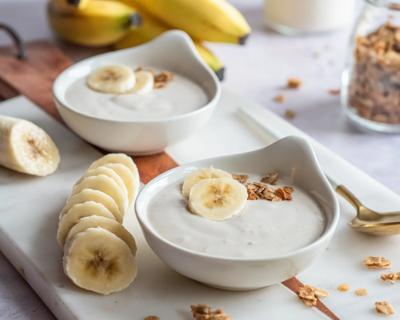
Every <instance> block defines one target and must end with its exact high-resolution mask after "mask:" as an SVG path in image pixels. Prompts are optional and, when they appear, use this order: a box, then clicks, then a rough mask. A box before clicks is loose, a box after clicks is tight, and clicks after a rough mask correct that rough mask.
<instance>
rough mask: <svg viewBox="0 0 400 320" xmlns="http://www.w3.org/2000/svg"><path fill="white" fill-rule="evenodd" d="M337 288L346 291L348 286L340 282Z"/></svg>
mask: <svg viewBox="0 0 400 320" xmlns="http://www.w3.org/2000/svg"><path fill="white" fill-rule="evenodd" d="M337 289H338V291H341V292H346V291H349V289H350V287H349V285H348V284H347V283H341V284H339V286H338V287H337Z"/></svg>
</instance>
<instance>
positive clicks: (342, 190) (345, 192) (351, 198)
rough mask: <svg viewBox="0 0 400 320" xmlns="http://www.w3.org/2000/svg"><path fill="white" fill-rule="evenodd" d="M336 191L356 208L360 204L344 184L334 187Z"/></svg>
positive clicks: (358, 207)
mask: <svg viewBox="0 0 400 320" xmlns="http://www.w3.org/2000/svg"><path fill="white" fill-rule="evenodd" d="M336 192H337V193H338V194H340V195H341V196H342V197H343V198H345V199H346V200H347V202H349V203H350V204H351V205H352V206H353V207H354V208H356V209H357V210H358V209H360V207H361V206H362V204H361V202H360V201H358V199H357V198H356V196H355V195H354V194H352V193H351V192H350V190H349V189H347V188H346V187H345V186H344V185H342V184H341V185H338V186H337V187H336Z"/></svg>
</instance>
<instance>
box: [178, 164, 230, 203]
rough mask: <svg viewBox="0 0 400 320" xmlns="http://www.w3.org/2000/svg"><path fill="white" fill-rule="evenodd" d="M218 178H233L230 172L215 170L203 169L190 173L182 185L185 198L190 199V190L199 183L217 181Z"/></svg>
mask: <svg viewBox="0 0 400 320" xmlns="http://www.w3.org/2000/svg"><path fill="white" fill-rule="evenodd" d="M216 178H232V175H231V174H230V173H229V172H226V171H224V170H221V169H215V168H202V169H198V170H195V171H193V172H191V173H189V174H188V175H187V176H186V178H185V181H184V182H183V185H182V194H183V196H184V197H188V196H189V193H190V189H191V188H192V187H193V185H195V184H196V183H197V182H199V181H201V180H204V179H216Z"/></svg>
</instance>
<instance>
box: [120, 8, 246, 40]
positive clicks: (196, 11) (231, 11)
mask: <svg viewBox="0 0 400 320" xmlns="http://www.w3.org/2000/svg"><path fill="white" fill-rule="evenodd" d="M124 2H129V3H130V2H132V4H133V5H135V6H136V7H137V8H138V9H141V10H143V11H144V12H147V13H148V14H151V15H152V16H154V17H157V18H158V19H160V20H161V21H163V22H164V23H166V24H168V25H169V26H172V27H173V28H176V29H181V30H183V31H186V32H187V33H188V34H189V35H190V36H192V37H193V38H194V39H201V40H204V41H215V42H228V43H238V44H244V43H245V42H246V39H247V38H248V36H249V34H250V31H251V29H250V27H249V25H248V24H247V22H246V20H245V19H244V17H243V16H242V14H241V13H240V12H239V11H238V10H237V9H236V8H234V7H233V6H232V5H231V4H230V3H229V2H228V1H226V0H198V1H193V0H168V1H165V0H132V1H128V0H124Z"/></svg>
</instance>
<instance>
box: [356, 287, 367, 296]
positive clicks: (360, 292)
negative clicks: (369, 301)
mask: <svg viewBox="0 0 400 320" xmlns="http://www.w3.org/2000/svg"><path fill="white" fill-rule="evenodd" d="M354 294H355V295H356V296H359V297H364V296H366V295H368V291H367V289H364V288H359V289H357V290H355V291H354Z"/></svg>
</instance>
